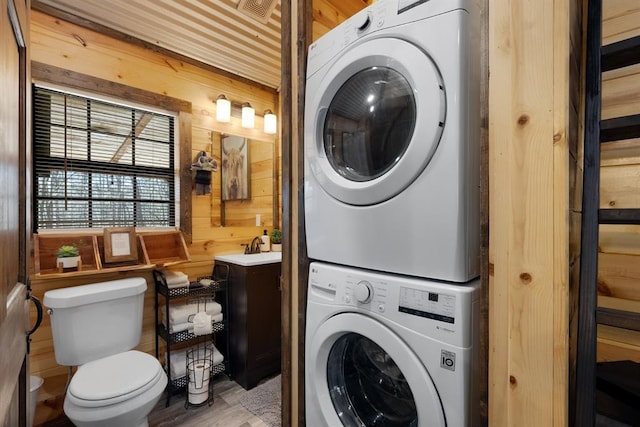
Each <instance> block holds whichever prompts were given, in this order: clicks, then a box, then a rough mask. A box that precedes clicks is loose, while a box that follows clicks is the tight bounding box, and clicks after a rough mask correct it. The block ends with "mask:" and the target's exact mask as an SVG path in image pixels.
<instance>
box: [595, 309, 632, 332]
mask: <svg viewBox="0 0 640 427" xmlns="http://www.w3.org/2000/svg"><path fill="white" fill-rule="evenodd" d="M596 321H597V322H598V324H600V325H608V326H615V327H616V328H623V329H629V330H632V331H640V313H634V312H632V311H624V310H616V309H613V308H605V307H599V308H598V310H597V311H596Z"/></svg>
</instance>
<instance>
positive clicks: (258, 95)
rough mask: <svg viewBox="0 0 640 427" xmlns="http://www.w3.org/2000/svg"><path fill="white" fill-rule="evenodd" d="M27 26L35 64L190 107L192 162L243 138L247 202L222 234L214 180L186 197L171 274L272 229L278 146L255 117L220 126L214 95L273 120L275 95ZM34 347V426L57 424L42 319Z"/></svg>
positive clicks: (129, 49) (38, 286)
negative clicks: (188, 205)
mask: <svg viewBox="0 0 640 427" xmlns="http://www.w3.org/2000/svg"><path fill="white" fill-rule="evenodd" d="M31 18H32V22H31V42H32V60H33V61H37V62H41V63H44V64H48V65H54V66H56V67H60V68H63V69H67V70H72V71H75V72H79V73H82V74H86V75H89V76H93V77H98V78H101V79H105V80H109V81H114V82H118V83H121V84H124V85H127V86H131V87H135V88H139V89H143V90H146V91H150V92H154V93H160V94H164V95H167V96H171V97H174V98H178V99H182V100H186V101H189V102H191V103H192V106H193V110H192V135H191V141H192V150H191V154H192V156H191V159H193V158H194V157H195V155H196V154H197V152H198V151H200V150H205V151H207V153H212V155H213V157H214V158H216V159H217V160H218V162H219V161H220V134H221V133H226V134H233V135H239V136H243V137H246V138H249V140H250V146H249V150H250V152H249V159H250V162H251V165H250V168H251V194H252V198H251V200H247V201H233V202H227V204H226V205H227V206H226V224H227V226H224V227H223V226H221V203H220V174H219V173H214V174H213V176H212V178H213V180H212V189H213V192H212V194H211V195H202V196H198V195H195V193H192V232H193V234H192V236H193V242H192V243H191V244H190V245H189V252H190V255H191V258H192V261H191V262H190V263H187V264H182V265H179V266H177V267H175V269H179V270H182V271H184V272H186V273H187V274H188V275H189V276H190V278H192V279H195V278H196V277H198V276H202V275H208V274H210V273H211V270H212V266H213V258H214V256H215V255H216V254H220V253H233V252H237V253H239V252H241V251H242V248H241V246H240V244H241V243H249V242H250V241H251V239H252V238H253V237H254V236H257V235H260V234H262V230H263V228H266V229H269V230H270V229H272V228H273V226H274V224H273V221H274V207H273V204H272V199H273V196H274V191H277V188H278V187H279V185H274V178H276V179H277V182H280V171H279V170H276V173H274V165H279V164H280V159H279V157H280V146H279V140H278V138H275V137H274V136H272V135H265V134H264V133H263V132H262V125H263V122H262V117H261V116H257V117H256V128H255V129H251V130H247V129H243V128H242V127H241V126H240V124H239V118H236V117H233V118H232V122H231V123H230V124H220V123H217V122H216V121H215V119H214V117H215V99H216V98H217V97H218V95H219V94H225V95H226V96H227V97H228V98H229V99H231V100H232V101H234V102H250V103H251V105H252V106H253V107H254V108H255V109H256V112H257V113H258V114H261V113H262V112H263V111H264V110H266V109H270V110H272V111H276V112H277V111H278V95H277V93H276V91H275V90H269V89H268V88H264V87H261V86H259V85H258V86H253V85H250V84H248V83H247V82H246V80H245V81H243V80H239V81H236V80H233V79H230V78H229V77H228V76H223V75H218V74H216V73H215V72H212V71H209V70H204V69H200V68H198V67H196V66H193V65H190V64H186V63H181V62H179V61H176V60H174V59H171V58H167V57H164V56H162V55H160V54H156V53H153V52H151V51H148V50H145V49H143V48H141V47H137V46H133V45H130V44H128V43H125V42H122V41H118V40H115V39H113V38H109V37H107V36H104V35H101V34H99V33H96V32H94V31H90V30H88V29H86V28H82V27H79V26H77V25H73V24H71V23H69V22H65V21H63V20H60V19H57V18H53V17H50V16H48V15H45V14H42V13H39V12H36V11H33V12H32V15H31ZM274 155H275V156H276V158H275V159H274ZM191 161H192V160H189V161H188V162H189V163H190V162H191ZM181 163H182V162H181ZM183 164H184V163H183ZM276 169H277V167H276ZM276 203H278V205H277V207H276V209H275V212H278V211H279V210H280V208H279V207H280V206H281V205H280V200H279V195H278V194H276ZM256 213H260V214H261V218H262V224H261V225H260V226H256V225H255V214H256ZM278 216H280V215H278ZM277 225H279V224H277ZM32 264H33V263H32ZM130 275H132V273H118V274H102V275H97V276H91V277H86V278H82V279H79V278H74V279H73V280H39V279H38V278H34V279H33V282H32V283H33V288H34V294H35V296H36V297H38V298H40V299H42V297H43V295H44V292H46V291H47V290H49V289H55V288H59V287H66V286H73V285H78V284H83V283H91V282H97V281H103V280H113V279H116V278H121V277H126V276H130ZM135 275H140V274H139V273H135ZM142 275H143V276H144V277H145V278H146V279H147V283H149V289H148V290H147V294H146V297H145V311H144V323H143V336H142V340H141V343H140V345H139V347H138V348H139V349H141V350H143V351H147V352H149V353H153V352H154V350H155V344H154V343H155V333H154V331H155V328H154V311H153V293H154V290H153V282H152V277H151V274H150V272H145V273H143V274H142ZM32 311H34V310H32ZM32 317H33V313H32ZM32 322H33V319H32ZM33 339H34V342H33V346H32V349H33V350H32V353H31V357H30V362H31V372H32V374H34V375H40V376H42V377H43V378H44V380H45V382H44V386H43V388H42V389H41V393H40V395H39V404H38V411H37V416H36V423H41V422H44V421H46V420H49V419H52V418H55V417H56V416H57V415H59V414H60V413H61V411H62V393H63V389H64V383H65V381H66V373H67V370H66V368H64V367H61V366H59V365H57V363H56V362H55V359H54V353H53V343H52V341H51V331H50V324H49V319H48V316H47V315H46V314H45V320H44V322H43V325H42V326H41V327H40V329H39V330H38V331H37V332H36V333H35V334H34V336H33Z"/></svg>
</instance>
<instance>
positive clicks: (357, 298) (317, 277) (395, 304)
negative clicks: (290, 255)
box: [307, 262, 479, 346]
mask: <svg viewBox="0 0 640 427" xmlns="http://www.w3.org/2000/svg"><path fill="white" fill-rule="evenodd" d="M478 288H479V280H476V281H473V282H470V283H468V284H464V285H451V284H444V283H441V282H436V281H432V280H429V279H419V278H414V277H406V276H400V275H395V274H387V273H385V274H382V273H378V272H373V271H369V270H362V269H358V268H350V267H342V266H337V265H333V264H325V263H321V262H313V263H311V265H310V269H309V292H308V294H307V298H308V302H309V303H321V304H323V305H326V306H333V307H339V308H338V310H340V311H344V312H362V313H371V314H370V315H371V316H372V317H375V316H379V317H380V318H381V319H382V318H384V319H387V320H391V321H393V322H396V323H398V324H401V325H403V326H406V327H408V328H411V329H412V330H414V331H417V332H421V333H424V334H425V335H429V336H433V337H436V338H438V339H441V340H442V341H445V342H449V343H452V344H457V345H461V346H464V345H469V343H470V340H471V337H470V331H471V330H472V328H471V325H472V318H473V314H472V312H473V309H472V306H473V302H474V301H475V300H477V299H478V295H479V294H478ZM333 310H334V311H335V308H334V309H333ZM374 315H375V316H374Z"/></svg>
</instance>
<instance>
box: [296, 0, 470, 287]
mask: <svg viewBox="0 0 640 427" xmlns="http://www.w3.org/2000/svg"><path fill="white" fill-rule="evenodd" d="M477 30H478V11H477V8H476V6H475V5H474V4H473V2H472V1H471V0H468V1H463V0H430V1H429V2H420V1H407V0H380V1H378V2H376V3H374V4H373V5H371V6H369V7H367V8H366V9H364V10H363V11H361V12H359V13H358V14H356V15H355V16H353V17H352V18H350V19H348V20H347V21H345V22H343V23H342V24H341V25H340V26H338V27H336V28H335V29H333V30H332V31H330V32H329V33H327V34H326V35H324V36H323V37H321V38H320V39H319V40H318V41H316V42H315V43H314V44H312V45H311V46H310V48H309V55H308V65H307V84H306V90H307V92H306V97H305V122H304V159H305V175H304V180H305V187H304V193H305V199H304V203H305V226H306V239H307V250H308V254H309V257H310V258H311V259H314V260H321V261H329V262H335V263H339V264H343V265H351V266H356V267H362V268H371V269H376V270H379V271H386V272H394V273H400V274H407V275H413V276H418V277H428V278H436V279H440V280H447V281H453V282H466V281H469V280H471V279H473V278H475V277H477V276H478V274H479V237H478V236H479V232H478V230H479V196H478V182H479V162H478V150H479V148H478V141H479V139H478V135H479V133H480V126H479V111H480V110H479V106H480V103H479V96H478V94H479V78H478V67H479V47H478V45H477V43H478V41H477V40H478V39H479V37H478V34H477ZM380 242H384V244H383V245H380V244H379V243H380Z"/></svg>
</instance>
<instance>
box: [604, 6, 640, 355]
mask: <svg viewBox="0 0 640 427" xmlns="http://www.w3.org/2000/svg"><path fill="white" fill-rule="evenodd" d="M637 35H640V4H639V3H638V1H636V0H605V1H604V2H603V27H602V43H603V45H607V44H610V43H614V42H617V41H620V40H624V39H626V38H629V37H633V36H637ZM639 113H640V65H634V66H631V67H626V68H623V69H621V70H614V71H609V72H606V73H604V75H603V79H602V118H603V119H608V118H612V117H618V116H625V115H629V114H639ZM610 145H611V144H603V147H602V160H601V175H600V176H601V183H600V206H601V207H610V206H615V207H616V208H638V207H640V191H639V189H640V185H639V179H638V178H639V177H640V139H635V140H630V141H627V142H624V143H623V145H622V146H618V147H616V148H615V149H613V148H612V147H610ZM599 249H600V255H599V257H598V263H599V272H598V294H599V297H598V303H599V305H601V306H609V307H619V308H621V307H623V306H624V307H629V309H630V310H633V311H640V267H639V266H640V226H637V225H628V226H614V225H602V226H600V248H599ZM597 355H598V361H611V360H627V359H628V360H634V361H636V362H640V333H639V332H633V331H626V330H622V329H618V328H613V327H610V326H599V327H598V348H597Z"/></svg>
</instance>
